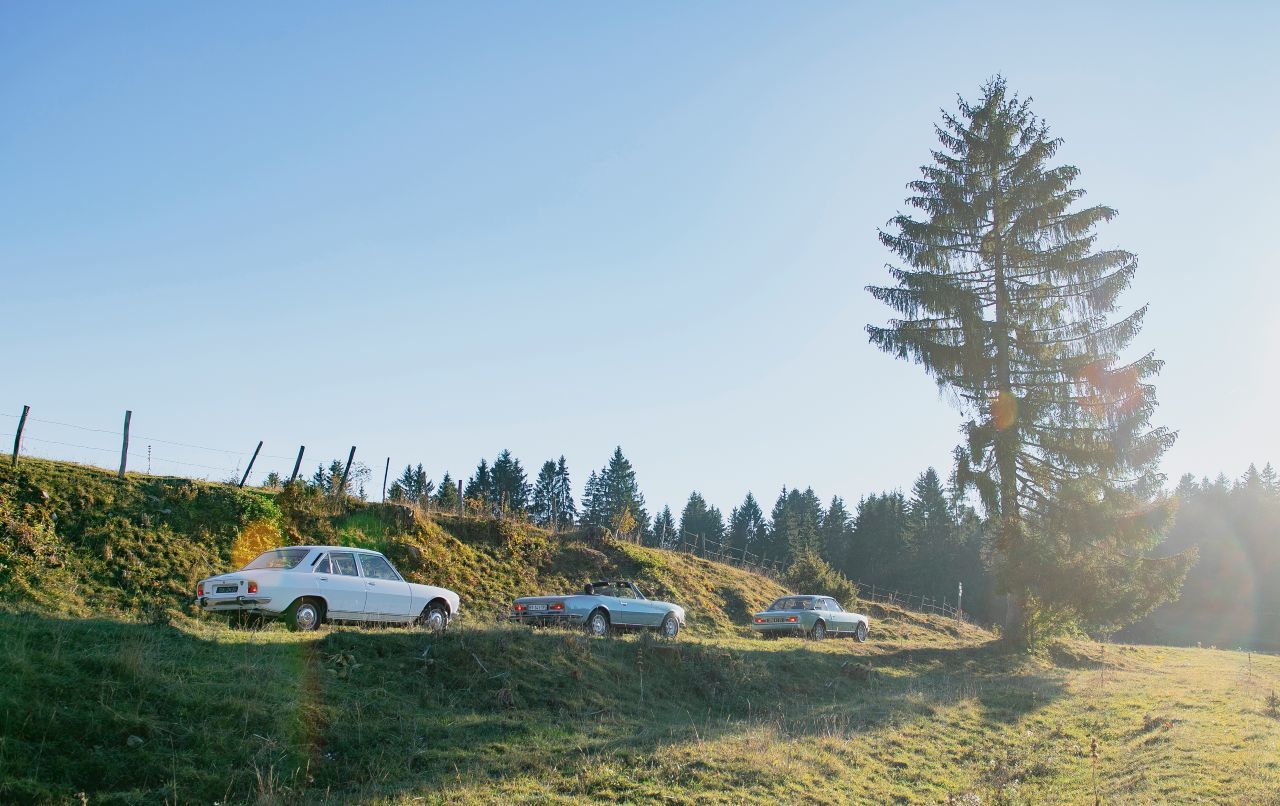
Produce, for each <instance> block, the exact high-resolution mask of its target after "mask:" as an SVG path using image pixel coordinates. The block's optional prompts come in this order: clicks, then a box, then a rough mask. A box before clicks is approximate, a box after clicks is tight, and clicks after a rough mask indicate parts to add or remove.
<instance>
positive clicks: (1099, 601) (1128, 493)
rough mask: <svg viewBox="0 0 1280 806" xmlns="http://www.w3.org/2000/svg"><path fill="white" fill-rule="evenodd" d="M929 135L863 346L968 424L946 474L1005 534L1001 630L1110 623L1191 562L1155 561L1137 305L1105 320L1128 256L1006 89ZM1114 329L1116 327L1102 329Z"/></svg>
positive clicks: (1151, 402)
mask: <svg viewBox="0 0 1280 806" xmlns="http://www.w3.org/2000/svg"><path fill="white" fill-rule="evenodd" d="M958 107H959V108H958V112H957V113H955V114H952V113H947V112H944V113H943V123H942V125H941V126H938V127H936V131H937V136H938V140H939V141H940V143H941V148H940V149H938V150H936V151H935V152H933V158H934V161H933V163H931V164H929V165H925V166H923V167H922V169H921V172H922V176H921V178H920V179H918V180H916V181H914V182H912V183H910V185H909V186H908V187H909V188H910V189H911V191H912V193H913V195H912V196H910V197H909V198H908V199H907V204H908V205H910V206H911V207H914V208H916V209H918V210H920V211H922V213H923V215H922V216H921V217H920V218H913V217H911V216H909V215H905V214H899V215H897V216H895V217H894V218H892V219H891V220H890V228H889V229H888V230H882V231H881V232H880V239H881V241H882V242H883V243H884V245H885V246H887V247H888V248H889V249H890V250H892V251H893V252H894V253H895V254H897V255H898V257H899V258H901V259H902V261H903V262H904V263H905V268H902V267H891V268H890V272H891V274H892V276H893V278H894V280H896V284H895V285H892V286H886V287H876V286H872V287H869V288H868V290H869V291H870V292H871V294H872V295H873V296H874V297H875V298H876V299H878V300H880V301H882V302H884V303H886V304H888V305H889V306H890V307H892V308H893V309H894V310H895V311H896V312H897V313H898V314H899V315H900V316H901V317H902V318H901V319H896V320H893V321H891V322H890V323H889V325H888V326H887V327H878V326H875V325H870V326H868V328H867V331H868V333H869V335H870V339H871V342H872V343H873V344H875V345H877V346H878V347H880V348H881V349H883V350H885V351H887V352H889V353H892V354H894V355H896V356H897V357H899V358H903V359H911V360H914V361H915V362H917V363H920V364H922V365H923V366H924V368H925V371H926V372H928V373H929V374H931V375H932V376H933V377H934V378H935V380H936V381H937V383H938V385H939V387H941V388H943V389H946V390H948V391H950V392H952V393H953V394H954V396H955V399H956V401H957V403H958V405H959V407H960V409H961V411H962V413H963V416H965V417H966V418H967V421H966V422H965V425H964V432H965V435H966V440H965V442H964V444H962V445H961V446H960V447H959V448H957V450H956V478H957V480H958V481H959V483H960V484H961V485H963V486H965V487H966V488H971V489H974V490H976V491H977V493H978V495H979V496H980V498H981V501H982V503H983V505H984V507H985V509H986V510H987V512H988V514H989V515H990V516H992V517H993V518H995V519H996V520H997V522H998V524H999V528H998V533H997V538H996V549H997V551H998V555H999V566H1000V572H1001V582H1002V584H1003V586H1004V588H1005V590H1007V591H1008V592H1009V593H1010V594H1011V596H1012V601H1013V604H1014V607H1013V608H1011V612H1012V613H1013V614H1014V617H1013V618H1012V619H1011V620H1010V624H1008V625H1007V627H1008V634H1009V635H1010V636H1011V637H1013V638H1015V639H1017V640H1023V641H1026V640H1031V639H1033V638H1034V636H1035V632H1034V631H1035V630H1036V629H1037V627H1051V626H1053V625H1055V624H1062V623H1065V622H1066V621H1068V620H1070V621H1074V622H1077V623H1082V624H1083V625H1085V626H1092V627H1098V628H1103V629H1111V628H1114V627H1115V626H1117V625H1119V624H1123V623H1127V622H1131V621H1133V620H1134V619H1136V618H1139V617H1141V616H1142V615H1144V614H1145V613H1148V612H1150V611H1151V610H1152V609H1153V608H1154V607H1156V606H1157V605H1159V604H1160V603H1161V602H1164V601H1166V600H1168V599H1169V598H1170V597H1171V596H1173V595H1175V594H1176V591H1177V589H1178V587H1179V585H1180V584H1181V582H1182V579H1183V577H1184V576H1185V574H1186V570H1187V567H1188V565H1189V563H1190V561H1191V558H1190V556H1189V555H1186V554H1183V555H1179V556H1175V557H1165V558H1156V557H1155V556H1154V555H1153V550H1154V549H1155V547H1156V546H1157V545H1158V544H1159V542H1160V540H1161V539H1162V534H1163V530H1164V528H1165V525H1166V523H1167V521H1168V516H1169V514H1170V511H1171V509H1170V503H1169V501H1168V500H1166V499H1165V498H1164V497H1163V495H1162V493H1161V484H1162V481H1163V480H1162V478H1161V477H1160V475H1159V474H1158V472H1157V469H1156V464H1157V460H1158V459H1159V457H1160V455H1161V454H1162V453H1163V452H1164V451H1165V450H1166V449H1167V448H1168V446H1169V445H1170V444H1171V443H1172V442H1173V439H1174V436H1175V435H1174V434H1173V433H1172V432H1170V431H1168V430H1167V429H1164V428H1152V427H1151V426H1150V424H1149V423H1150V418H1151V414H1152V412H1153V410H1154V408H1155V405H1156V400H1155V390H1154V387H1153V386H1151V385H1150V383H1149V381H1150V379H1151V378H1152V377H1153V376H1155V375H1156V373H1157V372H1158V371H1159V369H1160V362H1159V361H1157V360H1156V359H1155V358H1154V356H1153V355H1152V354H1150V353H1148V354H1146V355H1142V356H1140V357H1139V358H1137V359H1136V360H1133V361H1129V362H1127V363H1126V362H1124V360H1123V359H1122V357H1121V353H1122V352H1124V351H1125V350H1126V348H1128V347H1129V345H1130V344H1131V343H1132V341H1133V339H1134V337H1135V336H1136V335H1137V334H1138V332H1139V330H1140V327H1141V324H1142V318H1143V315H1144V313H1145V310H1146V309H1145V307H1144V308H1139V309H1138V310H1136V311H1135V312H1133V313H1130V314H1128V315H1122V316H1119V317H1118V318H1115V317H1114V315H1115V314H1116V311H1117V309H1118V297H1119V295H1120V293H1121V292H1122V291H1123V290H1124V289H1125V288H1127V287H1128V286H1129V284H1130V282H1131V280H1132V278H1133V275H1134V272H1135V271H1136V269H1137V259H1136V258H1135V256H1134V255H1132V254H1130V253H1129V252H1125V251H1122V250H1119V249H1110V250H1098V249H1095V239H1096V235H1095V229H1096V227H1097V225H1099V224H1101V223H1103V222H1106V221H1109V220H1110V219H1111V218H1112V217H1113V216H1114V215H1115V211H1114V210H1112V209H1111V208H1109V207H1105V206H1101V205H1094V206H1080V205H1078V204H1077V202H1079V201H1080V199H1081V198H1082V197H1083V195H1084V191H1083V190H1080V189H1078V188H1076V187H1074V186H1073V185H1074V183H1075V181H1076V179H1077V177H1078V175H1079V171H1078V170H1077V169H1076V168H1074V167H1072V166H1068V165H1052V164H1051V160H1052V159H1053V157H1054V155H1055V154H1056V152H1057V151H1058V148H1059V146H1060V145H1061V140H1060V139H1057V138H1053V137H1050V135H1049V129H1048V127H1047V126H1046V125H1045V123H1044V122H1043V121H1042V120H1040V119H1039V118H1037V117H1036V116H1035V115H1033V114H1032V113H1031V109H1030V102H1029V101H1028V100H1020V99H1019V98H1018V97H1017V96H1016V95H1011V94H1010V93H1009V92H1008V91H1007V89H1006V86H1005V81H1004V79H1003V78H999V77H997V78H995V79H993V80H992V81H990V82H988V83H987V84H986V85H984V86H983V88H982V96H981V98H980V99H979V101H978V102H977V103H976V104H970V103H968V102H966V101H964V100H963V99H960V100H959V102H958ZM1113 319H1114V321H1113Z"/></svg>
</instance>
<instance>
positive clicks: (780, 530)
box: [769, 487, 823, 562]
mask: <svg viewBox="0 0 1280 806" xmlns="http://www.w3.org/2000/svg"><path fill="white" fill-rule="evenodd" d="M822 516H823V511H822V502H821V501H820V500H818V495H817V493H815V492H814V491H813V488H812V487H809V488H807V489H806V490H805V491H804V492H800V491H799V490H791V491H790V492H787V490H786V488H785V487H784V488H783V491H782V495H780V496H778V501H777V503H775V504H774V506H773V517H772V524H771V526H770V529H769V531H770V533H771V534H770V540H769V544H770V545H769V548H770V549H771V550H772V551H773V552H775V555H774V556H775V558H776V553H783V554H784V555H785V556H786V558H787V562H791V561H792V560H794V559H795V558H796V557H799V556H800V555H801V554H805V553H810V552H811V553H813V554H818V553H820V551H821V549H822V536H821V534H820V533H819V526H820V525H821V523H822Z"/></svg>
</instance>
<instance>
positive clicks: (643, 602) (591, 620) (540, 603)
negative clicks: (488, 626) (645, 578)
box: [510, 579, 685, 638]
mask: <svg viewBox="0 0 1280 806" xmlns="http://www.w3.org/2000/svg"><path fill="white" fill-rule="evenodd" d="M510 617H511V619H512V620H514V621H518V622H520V623H522V624H535V625H539V624H568V625H573V626H583V627H585V628H586V630H587V632H589V633H590V634H592V635H607V634H608V633H609V632H610V631H611V630H630V629H652V630H657V631H658V632H659V633H660V634H661V635H663V636H664V637H666V638H675V637H676V636H677V635H679V634H680V630H682V629H684V624H685V620H684V608H683V607H681V606H680V605H677V604H672V603H670V602H659V601H657V600H656V599H650V598H648V597H647V596H645V595H644V593H643V592H642V591H641V590H640V588H638V587H636V584H635V583H634V582H631V581H630V580H625V579H610V580H604V581H601V582H589V583H587V584H586V585H585V586H583V589H582V593H573V594H568V595H566V596H522V597H520V598H519V599H516V600H515V602H514V603H513V604H512V606H511V614H510Z"/></svg>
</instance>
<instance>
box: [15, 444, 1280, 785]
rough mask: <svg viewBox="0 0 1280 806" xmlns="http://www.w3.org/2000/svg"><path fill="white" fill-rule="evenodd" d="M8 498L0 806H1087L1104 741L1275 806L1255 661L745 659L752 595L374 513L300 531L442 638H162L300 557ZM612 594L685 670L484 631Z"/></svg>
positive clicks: (226, 524) (945, 640)
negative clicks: (647, 618) (441, 594)
mask: <svg viewBox="0 0 1280 806" xmlns="http://www.w3.org/2000/svg"><path fill="white" fill-rule="evenodd" d="M26 468H27V469H25V470H24V471H23V472H22V473H21V474H19V476H16V477H15V476H14V475H13V474H12V473H10V472H8V471H7V468H6V469H5V470H3V471H0V516H3V518H4V520H3V523H0V564H5V565H6V568H5V569H3V571H0V573H3V574H5V576H0V600H3V601H4V602H6V603H7V605H8V606H7V607H6V608H4V609H0V680H3V681H5V683H4V685H2V686H0V801H3V802H9V801H19V802H21V801H28V800H34V801H66V800H72V799H74V798H75V796H76V793H79V792H87V793H89V796H90V800H91V801H92V802H111V801H120V802H135V801H147V802H161V801H165V800H168V801H171V802H172V801H177V802H187V801H213V800H220V801H224V802H225V801H227V800H233V801H243V800H249V799H254V798H260V797H265V798H266V799H268V800H279V801H286V802H288V801H303V802H310V801H324V800H334V801H346V800H352V799H360V800H373V801H379V800H381V801H391V802H396V801H413V800H416V799H421V798H425V799H426V800H427V801H439V802H466V801H474V802H512V801H520V800H528V801H543V800H552V801H555V800H563V801H583V802H586V801H597V800H601V799H604V800H609V801H639V800H647V799H664V800H666V801H668V802H690V803H692V802H737V801H760V802H776V801H779V800H781V801H812V802H830V803H842V802H848V801H849V800H864V801H869V802H887V801H893V800H900V801H925V802H930V801H932V802H938V801H940V800H941V801H945V800H946V799H947V798H948V797H950V796H954V797H956V798H962V797H965V796H977V797H979V798H980V799H981V802H982V803H1000V802H1024V801H1025V802H1041V801H1058V802H1060V801H1068V802H1084V801H1087V800H1089V799H1091V798H1092V794H1093V782H1094V772H1095V769H1094V766H1093V764H1092V759H1091V758H1090V756H1089V753H1088V743H1089V739H1090V737H1097V738H1098V740H1099V742H1100V748H1099V757H1098V760H1097V767H1096V772H1097V785H1098V788H1099V790H1100V792H1101V794H1102V796H1103V797H1104V798H1105V799H1108V800H1119V801H1125V802H1133V801H1138V802H1161V801H1166V800H1167V801H1187V800H1193V799H1195V798H1197V797H1200V798H1204V799H1207V800H1210V801H1214V802H1222V801H1227V802H1230V801H1235V802H1240V803H1280V799H1278V798H1277V795H1276V792H1277V790H1278V789H1280V770H1278V769H1277V763H1278V762H1277V758H1278V757H1280V720H1277V719H1275V718H1272V717H1270V716H1268V715H1267V714H1265V713H1264V705H1263V698H1264V697H1265V695H1266V694H1267V692H1268V690H1269V689H1270V688H1271V687H1275V688H1277V689H1280V659H1278V658H1276V657H1275V656H1257V655H1255V656H1253V658H1252V660H1251V661H1249V660H1248V659H1247V658H1246V657H1245V656H1243V655H1241V654H1238V653H1230V652H1217V651H1210V650H1197V649H1165V648H1136V647H1118V646H1114V645H1111V646H1108V647H1107V649H1106V653H1107V657H1106V665H1105V673H1104V672H1103V671H1102V669H1103V665H1102V663H1101V662H1100V660H1101V658H1100V656H1099V651H1100V649H1099V647H1097V646H1096V645H1091V644H1086V643H1064V644H1062V645H1059V646H1058V647H1056V648H1055V649H1054V651H1053V652H1052V653H1050V654H1048V655H1046V656H1043V657H1039V658H1028V657H1025V656H1011V655H1007V654H1003V653H1001V652H1000V651H999V650H998V648H997V646H996V645H995V644H994V643H993V642H992V640H991V636H990V635H989V634H987V633H985V632H983V631H981V630H978V629H975V628H971V627H965V626H958V625H955V624H953V623H951V622H947V621H944V620H941V619H938V618H936V617H929V616H921V615H918V614H913V613H908V612H903V611H898V610H894V609H889V608H880V607H873V608H872V609H871V615H872V617H873V619H874V625H875V629H874V632H873V636H872V638H873V640H872V641H870V642H868V643H867V644H865V645H857V644H853V643H851V642H846V641H831V642H827V643H825V644H813V643H810V642H805V641H800V640H796V639H785V640H778V641H764V640H758V639H754V638H752V637H749V636H746V635H744V634H743V629H742V628H741V627H740V626H736V625H740V624H741V623H742V620H743V619H742V616H743V614H745V612H746V611H747V610H748V609H750V608H751V607H753V606H754V605H755V604H756V603H757V602H759V601H763V599H765V598H768V597H770V596H772V595H773V594H774V593H776V592H777V589H776V587H774V586H773V583H771V582H769V581H768V580H762V579H760V578H758V577H753V576H752V575H749V574H745V573H743V572H740V571H737V570H735V569H729V568H725V567H723V566H719V565H717V564H715V563H707V562H704V561H701V560H697V559H696V558H690V557H687V556H684V555H671V554H667V553H665V552H655V551H649V550H644V549H639V548H637V547H634V546H629V545H626V544H616V543H612V542H608V541H603V542H602V541H591V540H587V539H585V538H578V537H571V538H564V537H551V536H547V535H545V534H543V533H541V532H539V531H537V530H532V529H528V528H524V527H519V526H514V525H512V524H495V523H489V522H484V521H476V520H470V519H439V520H434V521H430V522H422V521H419V520H417V519H415V518H413V517H412V516H411V515H410V514H408V513H406V512H403V511H397V510H390V509H383V508H377V507H372V508H368V509H363V510H359V511H357V512H354V513H350V514H347V515H345V516H342V517H338V518H326V519H322V520H323V522H319V521H317V523H316V524H315V528H316V529H319V530H322V531H324V532H325V533H326V534H329V535H331V536H332V537H333V538H334V539H341V540H344V541H346V542H352V543H363V544H365V545H376V546H379V547H382V548H384V549H386V550H387V551H388V552H389V553H391V554H393V555H394V556H395V557H396V559H397V562H398V563H399V564H400V565H401V566H402V567H404V568H405V569H406V570H408V572H409V573H410V574H411V575H413V576H415V577H419V578H423V579H428V580H431V581H439V582H441V583H443V584H449V585H451V586H453V587H455V589H457V590H458V591H459V592H460V593H462V594H463V596H464V599H465V600H466V602H467V606H468V607H469V608H470V610H471V615H472V616H473V618H471V619H469V620H468V622H467V623H465V624H464V625H463V626H462V627H461V628H460V629H458V630H456V631H453V632H451V633H450V634H448V635H446V636H443V637H440V638H436V637H432V636H429V635H426V634H424V633H421V632H417V631H409V630H396V629H387V630H358V629H347V628H344V629H337V630H330V631H326V632H324V633H321V634H318V635H307V636H300V635H295V634H290V633H288V632H285V631H284V630H282V629H280V628H279V627H272V628H269V629H267V630H263V631H258V632H248V631H234V630H231V629H229V628H227V627H226V626H225V625H223V624H222V623H221V622H219V621H214V620H211V619H207V618H192V617H190V616H188V615H184V614H183V613H184V611H183V608H184V607H185V599H186V596H187V594H186V591H187V590H188V589H189V585H190V581H192V580H194V578H195V576H198V575H199V574H200V573H203V572H204V569H205V568H206V567H208V566H214V567H225V566H226V565H227V564H229V562H230V561H231V558H232V556H233V555H235V554H237V553H242V552H244V551H247V550H249V549H250V548H252V547H253V546H254V545H256V544H257V543H259V542H262V541H267V542H270V541H271V540H273V539H275V535H276V534H278V531H276V530H283V531H284V532H286V533H289V534H293V535H294V537H301V536H300V535H298V534H296V532H297V523H298V522H299V520H298V518H291V517H290V516H288V515H286V514H282V512H281V510H280V508H279V507H277V505H276V502H275V501H274V500H273V499H272V498H271V497H270V496H266V495H263V494H261V493H257V492H250V491H235V490H229V489H227V488H226V487H223V486H220V485H199V484H192V483H190V482H184V481H181V480H173V479H169V480H165V479H145V478H139V479H134V480H131V481H130V482H129V483H127V484H124V485H120V484H118V483H117V482H115V481H114V480H112V479H111V478H110V476H109V475H107V474H100V473H97V472H96V471H90V470H87V469H83V468H74V467H68V466H65V465H54V464H51V463H27V464H26ZM42 490H43V491H44V492H45V493H47V494H48V495H49V499H48V501H46V500H45V498H44V496H43V495H41V494H40V493H41V491H42ZM53 515H57V516H58V517H57V518H56V519H54V518H53V517H52V516H53ZM264 523H265V524H267V525H268V526H269V527H270V528H269V529H268V528H267V527H266V526H263V524H264ZM107 547H109V550H108V548H107ZM37 556H38V557H39V558H42V559H41V560H40V561H39V562H32V561H31V560H30V558H31V557H37ZM612 571H619V572H622V573H634V574H636V575H637V576H639V577H641V578H642V579H643V580H644V581H645V583H646V584H648V585H650V586H651V587H654V588H655V589H656V590H657V591H658V592H661V593H667V594H670V595H672V596H673V598H676V599H677V600H679V601H682V602H685V603H686V604H687V605H688V606H689V608H690V614H691V617H692V620H693V625H692V627H693V629H691V630H690V632H689V633H688V634H687V636H686V637H685V638H684V639H682V641H681V642H680V643H679V645H678V646H677V647H675V648H672V647H670V646H668V645H665V644H663V643H661V642H657V641H654V640H652V639H649V638H647V637H645V636H630V637H626V638H617V639H610V640H589V639H587V638H586V637H585V636H582V635H579V634H577V633H570V632H563V631H555V630H551V631H537V632H535V631H530V630H523V629H519V628H514V627H510V626H505V625H496V624H492V623H490V621H489V619H487V618H485V616H486V615H488V614H490V613H491V612H492V611H493V610H494V608H496V607H497V606H499V605H500V604H501V603H502V602H504V601H506V600H508V599H509V597H510V596H511V595H513V594H514V593H516V592H523V591H526V590H530V589H544V588H555V587H560V586H569V585H573V586H575V587H576V584H577V583H578V582H579V581H580V580H581V579H583V578H586V577H591V576H596V575H597V574H598V573H601V572H612ZM19 577H21V578H22V579H25V580H26V582H27V583H31V584H19V582H21V580H19V579H18V578H19ZM15 580H18V581H15ZM50 585H59V586H63V587H62V588H61V589H60V590H62V591H67V590H70V589H71V588H74V590H71V592H70V593H69V595H68V596H67V597H64V598H67V599H70V600H71V601H72V605H70V606H67V607H64V608H61V611H60V610H59V608H58V607H57V606H56V605H55V603H54V602H53V601H51V600H50V599H49V598H48V597H44V598H41V597H40V595H39V591H40V590H41V589H42V587H46V586H50ZM19 611H23V612H19ZM104 611H111V612H112V613H114V614H115V615H114V616H112V617H92V618H85V617H84V616H85V615H87V614H90V613H97V614H101V613H103V612H104ZM157 616H160V617H161V618H157ZM156 622H159V623H156ZM868 669H870V671H869V672H868ZM130 737H137V739H140V740H141V745H138V741H137V739H135V740H134V741H133V742H132V744H133V745H134V746H130V745H131V743H130ZM960 802H966V801H964V800H960ZM968 802H976V801H972V800H970V801H968Z"/></svg>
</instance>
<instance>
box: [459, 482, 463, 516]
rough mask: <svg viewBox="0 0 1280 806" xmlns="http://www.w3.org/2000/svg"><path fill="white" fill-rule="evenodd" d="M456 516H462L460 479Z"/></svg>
mask: <svg viewBox="0 0 1280 806" xmlns="http://www.w3.org/2000/svg"><path fill="white" fill-rule="evenodd" d="M458 514H459V515H461V514H462V479H458Z"/></svg>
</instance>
